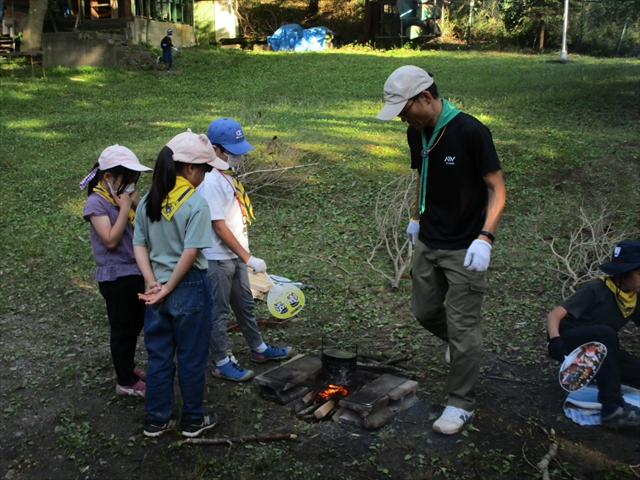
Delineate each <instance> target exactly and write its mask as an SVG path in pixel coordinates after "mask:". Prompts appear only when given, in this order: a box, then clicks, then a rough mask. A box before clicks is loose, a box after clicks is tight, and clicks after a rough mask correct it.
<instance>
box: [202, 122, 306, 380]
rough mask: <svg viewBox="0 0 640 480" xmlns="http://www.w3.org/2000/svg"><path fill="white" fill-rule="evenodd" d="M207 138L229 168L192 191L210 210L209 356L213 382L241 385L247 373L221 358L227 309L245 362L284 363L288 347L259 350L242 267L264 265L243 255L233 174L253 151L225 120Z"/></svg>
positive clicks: (257, 269)
mask: <svg viewBox="0 0 640 480" xmlns="http://www.w3.org/2000/svg"><path fill="white" fill-rule="evenodd" d="M207 137H208V138H209V141H210V142H211V143H212V144H213V149H214V150H215V152H216V155H217V156H218V157H220V158H221V159H223V160H225V161H226V162H227V163H228V164H229V168H228V169H214V170H213V171H212V172H209V173H207V175H206V176H205V179H204V182H203V183H202V184H201V185H200V186H199V187H198V192H199V193H200V194H201V195H202V196H203V197H204V198H205V199H206V200H207V203H208V204H209V209H210V210H211V228H210V230H211V237H212V240H213V247H212V248H207V249H205V250H204V254H205V256H206V257H207V260H208V263H209V268H208V274H209V279H210V280H211V288H212V289H213V297H214V301H215V305H216V307H215V310H216V313H215V315H214V317H213V330H212V332H211V341H210V345H209V353H210V356H211V358H212V362H213V376H214V377H217V378H223V379H226V380H232V381H236V382H244V381H247V380H250V379H251V378H252V377H253V371H251V370H247V369H245V368H243V367H241V366H240V365H239V364H237V363H235V362H233V361H231V360H230V359H229V356H228V355H227V320H228V319H229V313H230V312H229V306H231V309H233V313H234V314H235V317H236V320H237V322H238V325H239V326H240V329H241V331H242V334H243V336H244V338H245V340H246V341H247V343H248V344H249V347H250V348H251V357H250V358H251V361H253V362H256V363H262V362H266V361H268V360H281V359H286V358H289V357H290V356H291V354H292V353H293V351H292V349H291V347H284V348H279V347H273V346H270V345H267V344H265V343H264V341H263V339H262V335H260V330H259V329H258V323H257V321H256V316H255V313H254V303H253V296H252V294H251V287H250V285H249V275H248V272H247V267H248V268H250V269H251V270H252V271H253V273H262V272H266V270H267V265H266V264H265V262H264V260H262V259H260V258H257V257H254V256H252V255H251V254H250V253H249V237H248V234H247V224H250V223H251V219H252V218H254V217H253V208H252V206H251V201H250V200H249V196H248V195H247V193H246V192H245V190H244V187H243V185H242V183H240V180H239V179H238V177H237V176H236V174H235V171H234V169H235V168H237V167H239V166H240V165H241V164H242V161H243V154H245V153H246V152H248V151H249V150H253V147H252V146H251V144H250V143H249V142H247V141H246V140H245V138H244V132H243V131H242V127H241V126H240V124H239V123H238V122H237V121H235V120H233V119H231V118H217V119H215V120H214V121H212V122H211V124H210V125H209V129H208V130H207Z"/></svg>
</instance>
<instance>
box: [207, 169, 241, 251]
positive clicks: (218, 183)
mask: <svg viewBox="0 0 640 480" xmlns="http://www.w3.org/2000/svg"><path fill="white" fill-rule="evenodd" d="M196 191H197V192H198V193H199V194H200V195H202V196H203V197H204V198H205V199H206V200H207V203H208V204H209V210H210V211H211V220H212V221H213V220H224V221H225V223H226V224H227V227H228V228H229V230H231V233H233V235H234V236H235V237H236V239H237V240H238V242H240V245H242V247H243V248H244V249H245V250H246V251H247V252H248V251H249V237H248V235H247V226H246V225H245V224H244V222H243V220H242V209H241V207H240V203H239V202H238V199H237V198H236V194H235V187H234V186H233V178H232V177H231V176H230V175H225V174H224V173H222V172H221V171H220V170H217V169H215V168H214V169H213V171H211V172H209V173H207V174H206V175H205V177H204V181H203V182H202V183H201V184H200V185H199V186H198V188H197V189H196ZM211 240H212V242H213V247H212V248H205V249H203V250H202V253H204V256H205V257H207V260H230V259H232V258H237V257H238V256H237V255H236V254H235V253H233V252H232V251H231V250H230V249H229V247H227V246H226V245H225V244H224V243H223V242H222V240H220V238H219V237H218V236H217V235H216V232H215V231H214V230H213V227H212V228H211Z"/></svg>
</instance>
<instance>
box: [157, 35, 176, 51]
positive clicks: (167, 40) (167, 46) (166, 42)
mask: <svg viewBox="0 0 640 480" xmlns="http://www.w3.org/2000/svg"><path fill="white" fill-rule="evenodd" d="M160 46H161V47H162V50H171V49H172V48H173V43H171V37H170V36H169V35H167V36H166V37H164V38H163V39H162V41H161V42H160Z"/></svg>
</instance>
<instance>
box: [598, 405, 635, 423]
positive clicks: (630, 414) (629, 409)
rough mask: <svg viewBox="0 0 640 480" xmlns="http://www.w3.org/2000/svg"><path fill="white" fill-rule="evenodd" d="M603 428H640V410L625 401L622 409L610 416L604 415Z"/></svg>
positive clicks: (619, 408) (616, 410)
mask: <svg viewBox="0 0 640 480" xmlns="http://www.w3.org/2000/svg"><path fill="white" fill-rule="evenodd" d="M602 426H603V427H608V428H620V427H636V426H640V408H638V407H634V406H633V405H629V404H628V403H627V402H625V401H624V400H623V401H622V406H621V407H618V408H617V409H615V410H614V411H613V412H612V413H610V414H609V415H606V416H605V415H602Z"/></svg>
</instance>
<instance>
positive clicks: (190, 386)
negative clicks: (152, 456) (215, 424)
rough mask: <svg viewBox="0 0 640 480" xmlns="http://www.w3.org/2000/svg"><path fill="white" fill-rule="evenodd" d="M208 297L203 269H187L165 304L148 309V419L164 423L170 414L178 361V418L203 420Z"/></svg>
mask: <svg viewBox="0 0 640 480" xmlns="http://www.w3.org/2000/svg"><path fill="white" fill-rule="evenodd" d="M212 317H213V296H212V295H211V285H210V284H209V277H207V272H206V271H204V270H196V269H194V268H192V269H191V270H189V271H188V272H187V274H186V275H185V276H184V278H183V279H182V281H181V282H180V283H179V284H178V286H177V287H176V289H175V290H174V291H173V292H171V293H170V294H169V295H167V296H166V297H165V298H164V301H163V302H161V303H159V304H156V305H149V306H148V307H147V313H146V315H145V318H144V342H145V344H146V347H147V354H148V356H149V368H148V369H147V381H146V384H147V391H146V397H145V407H146V410H147V416H148V418H149V420H152V421H156V422H165V421H167V420H168V419H169V418H170V417H171V413H172V411H173V379H174V377H175V373H176V365H175V362H174V357H177V360H178V384H179V385H180V393H181V395H182V420H183V421H188V420H199V419H201V418H202V417H203V416H204V405H203V398H204V387H205V371H206V368H207V358H208V355H207V353H208V352H207V347H208V345H207V343H208V339H209V337H210V336H211V318H212Z"/></svg>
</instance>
